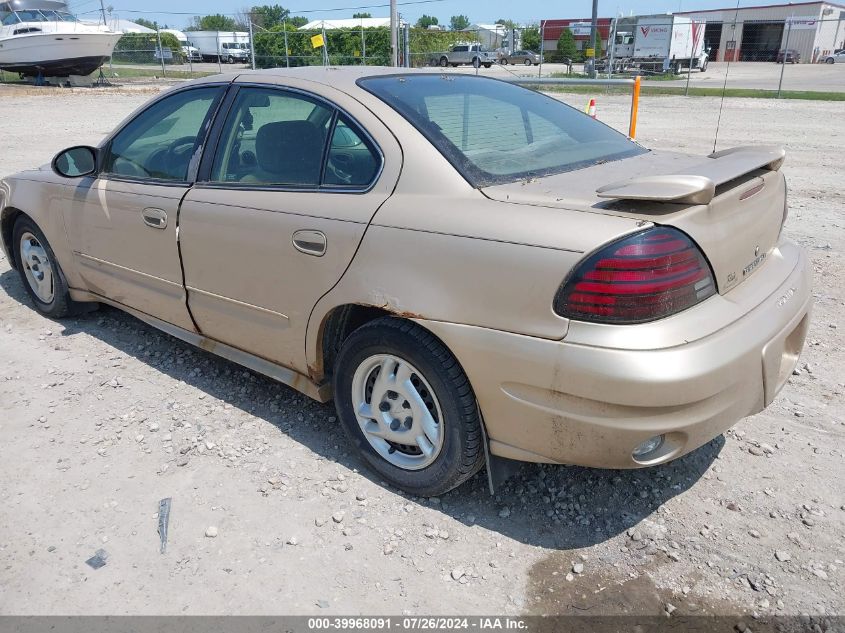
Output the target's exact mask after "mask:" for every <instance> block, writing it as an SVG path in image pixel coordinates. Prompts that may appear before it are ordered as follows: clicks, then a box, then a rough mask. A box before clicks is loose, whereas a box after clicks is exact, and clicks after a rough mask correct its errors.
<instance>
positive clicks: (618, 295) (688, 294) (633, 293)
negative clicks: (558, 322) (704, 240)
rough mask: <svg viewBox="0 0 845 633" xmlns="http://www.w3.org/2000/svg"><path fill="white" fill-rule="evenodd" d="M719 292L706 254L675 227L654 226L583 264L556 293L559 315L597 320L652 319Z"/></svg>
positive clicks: (604, 250) (621, 321)
mask: <svg viewBox="0 0 845 633" xmlns="http://www.w3.org/2000/svg"><path fill="white" fill-rule="evenodd" d="M715 292H716V285H715V283H714V281H713V274H712V273H711V271H710V266H709V265H708V263H707V260H705V259H704V255H702V254H701V251H700V250H699V249H698V247H697V246H696V245H695V244H694V243H693V242H692V240H690V239H689V238H688V237H687V236H686V235H684V234H683V233H681V232H680V231H678V230H676V229H671V228H663V227H654V228H651V229H648V230H646V231H643V232H642V233H637V234H635V235H631V236H629V237H627V238H625V239H623V240H620V241H618V242H614V243H613V244H611V245H610V246H607V247H605V248H603V249H601V250H600V251H598V252H597V253H594V254H593V255H591V256H590V257H588V258H587V259H586V260H585V261H584V262H582V263H581V264H580V265H579V266H578V268H576V269H575V271H574V273H573V274H572V275H570V277H569V278H568V279H567V281H566V282H565V283H564V284H563V285H562V286H561V288H560V290H558V292H557V296H556V297H555V301H554V309H555V312H557V313H558V314H559V315H560V316H563V317H567V318H570V319H579V320H582V321H593V322H597V323H643V322H646V321H654V320H655V319H660V318H663V317H666V316H669V315H671V314H676V313H678V312H680V311H681V310H686V309H687V308H689V307H692V306H694V305H695V304H697V303H699V302H701V301H703V300H704V299H706V298H708V297H710V296H712V295H713V294H715Z"/></svg>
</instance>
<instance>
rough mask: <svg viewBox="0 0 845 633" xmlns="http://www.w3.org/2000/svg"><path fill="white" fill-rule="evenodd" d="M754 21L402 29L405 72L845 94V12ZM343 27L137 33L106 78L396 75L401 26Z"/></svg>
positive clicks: (723, 17)
mask: <svg viewBox="0 0 845 633" xmlns="http://www.w3.org/2000/svg"><path fill="white" fill-rule="evenodd" d="M767 10H770V11H776V10H779V11H786V9H783V8H777V7H774V8H771V9H767ZM745 11H752V9H740V11H739V13H736V12H733V11H725V12H722V13H721V14H718V13H714V12H701V13H700V14H696V13H690V14H684V15H680V14H679V15H674V16H630V17H620V18H615V19H605V20H600V21H599V24H598V33H597V36H595V37H594V36H593V35H592V33H591V28H590V25H589V24H588V23H584V22H575V21H570V20H543V21H540V22H539V23H538V24H536V25H534V26H516V25H511V26H507V25H490V26H489V27H484V28H473V29H467V30H462V31H446V30H437V29H423V28H416V27H412V26H410V25H408V24H405V23H402V24H401V25H400V28H399V29H398V32H397V39H398V47H397V49H398V51H397V54H398V65H399V66H404V67H413V68H420V67H438V68H442V69H460V68H461V67H462V68H464V69H467V68H470V69H471V68H473V67H474V68H475V69H476V70H475V71H476V72H479V73H484V74H490V75H492V76H502V75H503V74H506V75H518V76H545V77H556V76H564V75H565V76H568V77H579V76H589V75H590V74H591V72H593V71H596V72H598V73H599V74H600V75H602V76H605V77H608V78H610V77H625V76H633V75H641V76H643V77H644V78H645V80H646V81H645V83H644V88H643V94H645V95H648V94H649V93H655V92H670V93H671V92H682V93H684V94H696V93H698V94H713V93H714V91H716V90H721V89H722V88H727V89H728V90H743V91H747V92H749V93H750V92H753V91H761V93H762V94H763V95H764V96H765V95H766V94H767V93H768V92H775V93H780V94H783V93H790V92H824V93H842V94H845V57H843V53H842V49H845V11H842V12H837V13H835V14H834V13H831V14H830V15H823V16H822V17H821V19H817V18H816V17H813V16H801V15H798V13H800V10H799V9H797V8H796V9H794V12H795V15H789V16H788V17H782V16H781V17H778V16H777V15H772V16H771V17H769V18H766V19H756V18H755V19H750V18H748V17H747V16H744V14H743V12H745ZM760 11H762V10H760ZM714 15H717V16H719V17H720V19H714V17H713V16H714ZM755 15H758V14H755ZM727 18H730V19H727ZM340 22H344V25H343V26H342V28H336V27H337V24H338V21H334V22H328V21H326V22H322V23H321V22H316V23H311V24H310V25H309V27H308V28H296V27H295V26H294V25H293V24H291V23H290V22H283V23H281V24H278V25H276V26H274V27H272V28H269V29H267V28H263V27H262V26H261V25H259V24H257V23H252V24H249V21H248V20H247V21H246V22H245V24H244V25H243V26H242V27H241V28H242V29H243V32H239V33H236V34H232V35H237V37H238V41H237V43H227V38H228V36H229V35H230V34H228V33H224V32H220V33H219V34H218V38H217V41H216V42H212V43H211V44H208V45H203V46H199V47H195V46H191V41H190V40H191V39H192V37H191V34H192V31H185V32H184V36H185V38H183V39H177V37H176V35H174V33H178V32H176V31H168V30H161V31H155V32H152V33H128V34H126V35H124V36H123V37H122V38H121V39H120V41H119V42H118V44H117V46H116V47H115V50H114V53H113V55H112V58H111V60H110V61H109V62H108V63H107V65H106V66H105V67H104V69H103V70H104V72H105V74H106V75H107V76H109V77H118V78H119V79H121V80H123V79H131V78H133V77H146V78H151V77H162V76H165V77H168V78H191V77H198V76H202V75H208V74H212V73H217V72H223V71H226V70H233V69H236V68H249V67H255V68H279V67H281V68H292V67H297V66H319V65H368V66H384V65H390V64H391V59H392V56H391V37H390V29H389V27H387V26H371V25H370V24H371V23H372V21H371V20H370V21H368V20H360V21H357V22H359V23H358V24H357V25H356V20H342V21H340ZM179 37H180V38H182V36H181V35H180V36H179ZM206 41H207V36H206ZM227 46H236V47H240V50H241V54H240V55H238V56H235V55H232V54H229V53H230V52H231V50H232V49H226V48H225V47H227ZM198 49H201V50H198ZM227 51H228V53H227ZM781 62H784V63H781ZM7 76H8V75H7ZM740 96H746V95H745V94H743V95H740ZM749 96H750V95H749ZM787 96H789V95H787Z"/></svg>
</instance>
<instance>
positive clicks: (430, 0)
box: [114, 0, 447, 17]
mask: <svg viewBox="0 0 845 633" xmlns="http://www.w3.org/2000/svg"><path fill="white" fill-rule="evenodd" d="M446 1H447V0H410V1H408V2H398V3H397V6H407V5H412V4H436V3H440V2H446ZM385 7H390V3H387V4H367V5H361V6H357V7H333V8H331V9H304V10H294V9H291V10H290V13H291V14H302V13H330V12H332V11H357V10H359V9H383V8H385ZM114 11H115V12H117V11H120V12H122V13H150V14H156V15H189V16H195V15H199V14H198V13H197V12H196V11H150V10H147V9H114ZM215 15H224V16H226V17H236V16H239V15H241V14H240V13H217V14H215Z"/></svg>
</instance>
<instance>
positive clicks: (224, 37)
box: [188, 31, 249, 64]
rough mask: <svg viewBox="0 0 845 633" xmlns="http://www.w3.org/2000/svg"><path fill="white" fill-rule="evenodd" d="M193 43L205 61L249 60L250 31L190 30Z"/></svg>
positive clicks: (232, 62) (231, 61)
mask: <svg viewBox="0 0 845 633" xmlns="http://www.w3.org/2000/svg"><path fill="white" fill-rule="evenodd" d="M188 36H189V37H190V39H191V43H192V44H193V45H194V46H195V47H196V48H197V49H198V50H199V52H200V55H201V56H202V59H203V61H209V62H216V61H217V60H218V59H219V60H220V61H221V62H224V63H228V64H237V63H241V64H243V63H246V62H247V61H249V33H247V32H245V31H189V32H188Z"/></svg>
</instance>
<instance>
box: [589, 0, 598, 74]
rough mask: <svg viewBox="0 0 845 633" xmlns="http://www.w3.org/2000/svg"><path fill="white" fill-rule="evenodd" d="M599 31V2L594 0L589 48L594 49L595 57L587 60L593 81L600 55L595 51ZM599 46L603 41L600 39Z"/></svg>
mask: <svg viewBox="0 0 845 633" xmlns="http://www.w3.org/2000/svg"><path fill="white" fill-rule="evenodd" d="M598 30H599V0H593V23H592V27H591V28H590V45H589V46H588V48H592V49H593V57H592V59H589V60H587V61H588V62H589V64H590V70H589V74H590V77H592V78H593V79H595V78H596V56H597V55H598V53H599V52H598V51H596V50H595V46H596V33H598ZM599 45H601V39H599Z"/></svg>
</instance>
